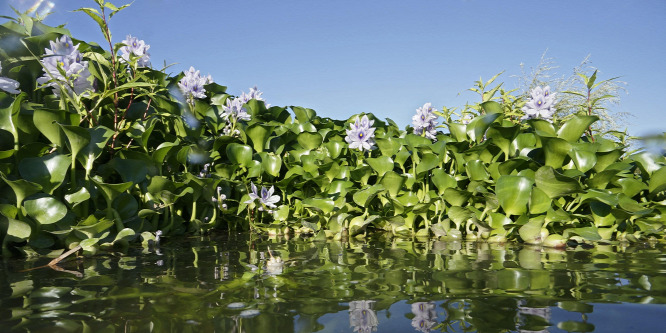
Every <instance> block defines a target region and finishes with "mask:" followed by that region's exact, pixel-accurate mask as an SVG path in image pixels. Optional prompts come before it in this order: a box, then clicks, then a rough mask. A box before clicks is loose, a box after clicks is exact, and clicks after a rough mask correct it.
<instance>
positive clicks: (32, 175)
mask: <svg viewBox="0 0 666 333" xmlns="http://www.w3.org/2000/svg"><path fill="white" fill-rule="evenodd" d="M71 163H72V160H71V159H70V158H69V157H68V156H66V155H60V154H50V155H44V156H41V157H29V158H24V159H23V160H21V162H20V163H19V167H18V169H19V172H20V173H21V177H23V179H25V180H27V181H30V182H33V183H37V184H39V185H41V186H42V190H43V191H44V192H46V193H48V194H53V191H54V190H55V189H56V188H57V187H58V186H60V184H62V182H63V181H64V180H65V177H66V176H67V171H69V166H70V164H71Z"/></svg>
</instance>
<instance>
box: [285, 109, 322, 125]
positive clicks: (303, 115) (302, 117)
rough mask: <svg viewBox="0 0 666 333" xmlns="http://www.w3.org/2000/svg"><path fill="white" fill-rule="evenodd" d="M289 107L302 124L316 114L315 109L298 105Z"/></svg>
mask: <svg viewBox="0 0 666 333" xmlns="http://www.w3.org/2000/svg"><path fill="white" fill-rule="evenodd" d="M291 109H292V110H293V111H294V114H295V115H296V119H297V120H298V122H299V123H302V124H303V123H307V122H310V121H311V120H312V119H314V117H315V116H316V113H315V111H314V110H312V109H308V108H303V107H300V106H292V107H291Z"/></svg>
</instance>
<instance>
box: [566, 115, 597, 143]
mask: <svg viewBox="0 0 666 333" xmlns="http://www.w3.org/2000/svg"><path fill="white" fill-rule="evenodd" d="M597 120H599V117H597V116H578V115H576V116H573V117H572V118H571V119H569V120H567V121H566V122H565V123H564V124H562V126H560V129H559V130H558V131H557V137H558V138H561V139H564V140H566V141H568V142H570V143H574V142H577V141H578V140H579V139H580V137H581V136H582V135H583V133H585V131H586V130H587V129H588V128H589V127H590V125H592V123H594V122H595V121H597Z"/></svg>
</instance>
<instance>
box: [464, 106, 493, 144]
mask: <svg viewBox="0 0 666 333" xmlns="http://www.w3.org/2000/svg"><path fill="white" fill-rule="evenodd" d="M501 116H502V114H500V113H488V114H485V115H483V116H479V117H476V118H474V119H472V121H470V122H469V124H467V136H469V138H470V140H472V141H476V142H481V140H483V136H484V135H485V134H486V130H487V129H488V127H490V124H492V123H493V122H494V121H495V120H497V119H498V118H500V117H501Z"/></svg>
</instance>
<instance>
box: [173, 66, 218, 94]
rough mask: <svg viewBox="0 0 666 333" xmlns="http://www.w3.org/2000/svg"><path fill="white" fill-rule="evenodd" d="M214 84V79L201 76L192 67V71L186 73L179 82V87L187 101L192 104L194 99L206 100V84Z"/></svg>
mask: <svg viewBox="0 0 666 333" xmlns="http://www.w3.org/2000/svg"><path fill="white" fill-rule="evenodd" d="M212 82H213V78H212V77H211V76H210V75H208V76H201V74H200V73H199V71H197V70H195V69H194V67H191V66H190V69H189V70H187V71H186V72H185V76H184V77H183V78H182V79H180V82H178V87H179V88H180V90H181V91H182V92H183V94H185V95H186V96H187V101H188V102H189V103H192V102H193V101H194V98H195V97H196V98H206V89H204V85H205V84H209V83H212Z"/></svg>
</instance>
